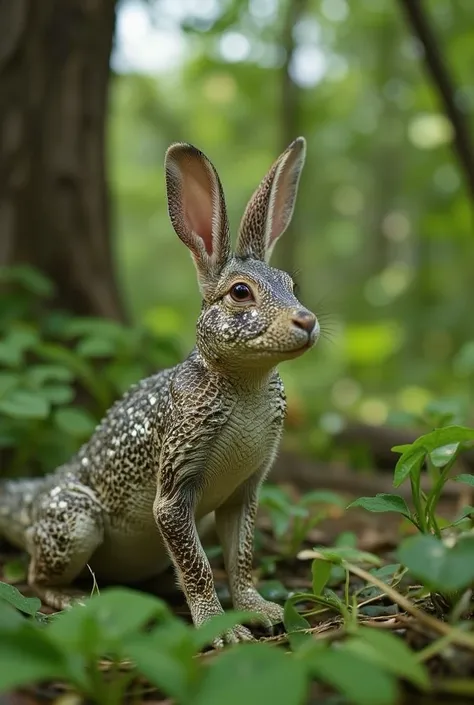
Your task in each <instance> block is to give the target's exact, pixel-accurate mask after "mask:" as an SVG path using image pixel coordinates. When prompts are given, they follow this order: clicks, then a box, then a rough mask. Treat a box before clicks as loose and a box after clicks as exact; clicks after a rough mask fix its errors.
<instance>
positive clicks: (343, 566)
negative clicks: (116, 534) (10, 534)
mask: <svg viewBox="0 0 474 705" xmlns="http://www.w3.org/2000/svg"><path fill="white" fill-rule="evenodd" d="M473 444H474V429H470V428H465V427H461V426H455V425H447V426H444V427H440V428H437V429H435V430H434V431H431V432H429V433H427V434H425V435H423V436H421V437H420V438H418V439H417V440H416V441H415V442H414V443H412V444H411V445H409V446H408V445H407V446H403V447H398V448H395V449H394V451H395V452H396V453H398V454H399V459H398V462H397V464H396V467H395V472H394V483H393V484H394V490H395V491H396V489H397V488H398V487H400V486H401V485H402V483H404V482H407V483H410V485H411V501H410V502H406V501H405V500H404V499H403V498H402V497H401V496H400V495H398V494H396V493H395V492H394V494H379V495H377V496H375V497H362V498H359V499H357V500H356V501H354V502H352V504H351V505H349V508H348V509H349V510H350V508H351V507H362V508H364V509H365V510H367V511H370V512H396V513H399V514H401V515H402V517H403V519H404V521H405V522H408V524H409V525H411V526H412V532H411V535H409V536H408V537H406V538H404V539H403V540H401V542H400V544H399V546H398V548H397V549H396V551H395V553H394V555H393V556H391V561H388V560H387V559H386V557H383V556H382V557H381V556H377V555H374V554H372V553H368V552H364V551H360V550H358V549H357V547H356V544H355V541H353V540H351V539H349V540H348V537H347V535H346V539H345V540H340V541H338V542H337V544H336V545H335V546H333V547H327V546H314V547H313V548H304V539H305V536H306V534H307V532H308V531H310V530H311V529H313V528H314V527H315V526H316V525H317V524H318V522H320V521H322V520H323V519H324V518H326V517H327V516H328V512H329V507H331V506H334V505H335V506H337V507H338V509H339V510H341V500H340V498H339V497H338V496H336V495H333V494H332V493H324V492H323V493H310V494H309V495H307V496H306V497H303V498H302V499H301V500H300V501H299V502H297V503H296V504H295V503H292V502H291V501H290V500H289V497H288V495H287V494H286V493H285V492H284V491H283V490H281V489H280V488H267V489H266V490H265V492H264V494H263V503H264V505H265V506H266V509H267V510H268V511H269V515H270V517H271V522H272V527H273V533H274V536H275V537H276V538H278V540H280V541H282V545H283V546H284V554H283V556H282V557H280V559H281V560H282V561H284V560H286V559H288V558H292V559H293V560H294V559H295V557H296V554H298V558H299V559H300V561H301V562H303V561H307V562H308V563H307V565H308V571H309V575H310V584H311V589H309V590H307V591H305V592H293V593H290V594H289V596H288V599H287V600H286V603H285V620H284V622H285V623H284V626H285V630H286V633H285V635H283V636H280V637H273V638H262V639H260V640H259V641H258V642H257V643H246V644H240V645H236V646H231V647H228V648H226V649H224V650H222V651H220V652H213V651H209V650H205V647H207V646H209V644H211V643H212V641H213V639H214V638H215V637H216V636H217V635H218V634H220V633H222V632H223V631H224V630H226V629H228V628H230V627H231V626H232V625H234V624H236V623H238V622H245V623H247V622H250V621H251V620H252V615H245V614H242V613H240V614H237V613H233V612H228V613H226V614H225V615H222V616H219V617H216V618H215V619H213V620H211V621H210V622H209V623H208V624H206V625H205V626H203V627H202V628H200V629H197V630H196V629H194V628H193V627H192V626H190V625H189V624H187V623H185V622H184V621H182V620H181V619H180V618H179V617H177V616H175V615H174V614H173V613H172V612H171V610H170V608H169V607H168V606H167V605H166V604H165V603H164V602H163V601H161V600H159V599H158V598H156V597H154V596H151V595H148V594H144V593H141V592H138V591H134V590H128V589H122V588H107V589H104V590H102V591H100V593H99V594H94V595H93V596H92V597H91V598H90V600H88V601H87V604H86V606H85V607H84V606H82V607H81V606H77V607H73V608H72V609H71V610H68V611H66V612H62V613H58V614H54V615H51V616H47V615H44V614H42V613H41V612H40V611H39V610H40V607H41V603H40V601H39V600H38V599H36V598H26V597H24V596H22V595H21V594H20V593H19V592H18V590H16V588H15V587H14V586H12V585H8V584H5V583H1V584H0V692H1V691H4V692H5V691H8V690H11V689H14V688H17V687H20V686H25V685H31V684H38V683H42V682H45V681H51V680H53V681H59V682H61V683H64V684H65V685H66V686H67V687H68V688H72V689H74V690H75V691H76V692H78V693H80V694H81V695H83V696H84V697H86V698H88V699H89V700H90V701H93V702H95V703H98V704H100V705H113V704H115V703H117V704H118V703H122V702H124V701H125V699H126V698H130V702H137V699H138V700H140V698H141V697H142V696H144V695H145V694H146V693H148V692H149V689H150V687H152V688H156V689H158V691H159V693H161V694H162V696H163V697H166V698H171V699H172V701H173V702H174V703H177V704H182V705H188V704H190V705H191V704H192V705H201V704H202V705H214V704H216V705H217V704H218V703H219V704H221V703H223V702H225V703H227V704H228V705H234V704H235V705H241V703H243V702H245V703H246V704H247V705H262V704H265V703H268V704H269V705H270V704H272V705H279V704H280V703H281V705H303V704H304V703H307V702H309V698H310V693H311V692H312V689H313V688H315V687H316V688H318V689H319V690H318V692H320V693H322V694H323V696H324V697H328V698H329V700H327V702H336V701H334V700H330V698H331V697H332V698H334V697H336V696H337V698H338V699H337V702H341V703H353V704H354V705H396V703H400V702H403V699H402V698H403V696H404V695H406V694H407V693H410V692H411V693H412V694H413V693H414V694H415V697H416V698H419V697H421V696H422V694H425V695H426V696H427V697H429V698H431V701H432V702H435V700H434V698H435V696H437V695H438V694H447V695H448V696H449V697H450V698H451V700H450V701H451V702H453V699H454V698H455V697H456V696H464V697H466V698H470V697H472V696H474V673H473V672H472V666H469V665H468V666H466V668H464V670H463V669H460V667H459V664H461V663H467V664H469V663H471V664H472V662H473V660H474V659H473V656H474V633H473V630H472V621H471V613H472V608H473V602H472V585H473V583H474V532H473V528H472V512H474V509H473V508H472V507H470V506H467V507H464V508H463V509H462V510H461V511H460V512H459V514H458V516H457V517H455V518H454V519H453V520H452V521H447V520H446V519H442V518H441V517H440V516H439V511H438V507H439V502H440V498H441V496H442V493H443V488H444V486H445V484H446V483H447V482H448V481H454V482H458V483H464V484H465V485H468V486H473V485H474V476H473V475H471V474H466V473H461V474H458V475H456V474H455V473H454V470H455V468H456V464H457V461H458V459H459V456H460V455H461V454H462V453H463V452H464V451H465V450H466V449H467V448H469V447H470V446H472V445H473ZM424 473H426V474H428V475H429V476H430V478H431V485H430V486H431V489H429V490H423V489H422V484H423V483H422V482H421V477H422V475H423V474H424ZM301 549H302V550H301ZM301 564H302V565H303V563H301ZM414 637H416V638H414ZM203 650H204V653H203ZM434 663H436V664H437V665H436V668H432V666H433V664H434ZM454 663H456V664H457V666H456V668H454V667H453V664H454ZM440 664H441V665H440ZM331 693H332V694H333V695H331ZM321 702H322V701H321Z"/></svg>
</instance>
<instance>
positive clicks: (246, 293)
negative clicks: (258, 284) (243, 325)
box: [229, 282, 254, 303]
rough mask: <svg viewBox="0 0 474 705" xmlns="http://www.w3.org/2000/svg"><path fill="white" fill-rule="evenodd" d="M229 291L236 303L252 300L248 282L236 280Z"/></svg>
mask: <svg viewBox="0 0 474 705" xmlns="http://www.w3.org/2000/svg"><path fill="white" fill-rule="evenodd" d="M229 293H230V296H231V298H232V299H233V300H234V301H237V302H238V303H243V302H245V301H253V300H254V298H253V294H252V291H251V289H250V287H249V286H248V284H244V283H243V282H237V284H234V285H233V286H232V287H231V290H230V292H229Z"/></svg>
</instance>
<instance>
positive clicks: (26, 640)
mask: <svg viewBox="0 0 474 705" xmlns="http://www.w3.org/2000/svg"><path fill="white" fill-rule="evenodd" d="M67 676H68V669H67V664H66V662H65V660H64V656H63V654H62V653H61V650H60V649H59V648H57V647H55V646H54V645H53V644H51V643H50V642H49V640H48V638H47V636H46V630H40V629H35V628H33V627H32V626H31V625H28V624H25V625H24V626H23V628H22V629H18V630H17V631H10V632H6V633H3V634H2V637H1V639H0V693H5V692H7V691H9V690H12V689H13V688H18V687H20V686H25V685H30V684H32V683H37V682H38V681H44V680H50V679H52V678H61V677H62V678H65V677H66V678H67Z"/></svg>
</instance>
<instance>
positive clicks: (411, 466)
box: [393, 446, 426, 487]
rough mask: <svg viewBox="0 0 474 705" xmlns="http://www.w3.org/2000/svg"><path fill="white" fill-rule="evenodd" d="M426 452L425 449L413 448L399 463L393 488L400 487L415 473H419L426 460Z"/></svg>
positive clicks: (406, 452) (396, 466)
mask: <svg viewBox="0 0 474 705" xmlns="http://www.w3.org/2000/svg"><path fill="white" fill-rule="evenodd" d="M425 456H426V451H425V449H424V448H419V447H415V446H411V447H410V448H409V449H408V450H407V451H405V452H404V453H403V455H402V456H400V458H399V459H398V461H397V464H396V465H395V472H394V474H393V486H394V487H400V485H401V484H402V483H403V482H404V481H405V480H406V479H407V477H408V476H409V475H411V473H413V472H419V471H420V470H421V466H422V465H423V462H424V460H425Z"/></svg>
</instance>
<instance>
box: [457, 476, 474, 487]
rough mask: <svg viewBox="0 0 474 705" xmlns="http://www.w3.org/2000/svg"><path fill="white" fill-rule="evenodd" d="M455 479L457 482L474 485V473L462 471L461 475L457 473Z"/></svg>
mask: <svg viewBox="0 0 474 705" xmlns="http://www.w3.org/2000/svg"><path fill="white" fill-rule="evenodd" d="M453 480H456V482H462V483H463V484H464V485H470V486H471V487H474V475H469V474H468V473H462V474H461V475H456V477H453Z"/></svg>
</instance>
